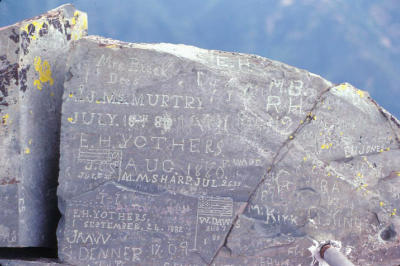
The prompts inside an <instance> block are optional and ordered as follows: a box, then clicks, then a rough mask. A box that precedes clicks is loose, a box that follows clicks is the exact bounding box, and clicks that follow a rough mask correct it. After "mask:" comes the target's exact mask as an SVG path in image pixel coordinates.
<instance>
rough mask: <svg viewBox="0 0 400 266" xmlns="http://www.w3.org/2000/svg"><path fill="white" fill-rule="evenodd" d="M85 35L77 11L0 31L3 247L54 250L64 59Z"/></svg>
mask: <svg viewBox="0 0 400 266" xmlns="http://www.w3.org/2000/svg"><path fill="white" fill-rule="evenodd" d="M86 28H87V18H86V14H85V13H82V12H80V11H78V10H76V9H75V8H74V7H73V6H71V5H64V6H61V7H59V8H57V9H54V10H51V11H49V12H48V13H46V14H44V15H41V16H38V17H35V18H32V19H29V20H25V21H22V22H19V23H17V24H15V25H12V26H8V27H3V28H0V118H1V123H0V247H2V246H3V247H4V246H6V247H20V246H51V247H54V246H55V243H56V239H55V234H54V231H55V228H56V225H57V220H58V217H59V215H58V211H57V205H56V201H57V199H56V187H57V175H58V166H57V165H58V157H59V151H58V147H59V128H60V115H61V114H60V112H61V95H62V91H63V82H64V76H65V59H66V52H67V50H68V46H69V43H70V41H71V40H73V39H78V38H80V37H82V36H83V35H86Z"/></svg>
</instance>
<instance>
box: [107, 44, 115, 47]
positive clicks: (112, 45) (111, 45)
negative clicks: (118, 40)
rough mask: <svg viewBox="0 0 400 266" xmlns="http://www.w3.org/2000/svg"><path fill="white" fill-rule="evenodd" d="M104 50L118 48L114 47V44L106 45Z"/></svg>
mask: <svg viewBox="0 0 400 266" xmlns="http://www.w3.org/2000/svg"><path fill="white" fill-rule="evenodd" d="M106 48H118V45H116V44H108V45H106Z"/></svg>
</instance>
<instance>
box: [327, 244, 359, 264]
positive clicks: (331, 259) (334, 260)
mask: <svg viewBox="0 0 400 266" xmlns="http://www.w3.org/2000/svg"><path fill="white" fill-rule="evenodd" d="M320 255H321V258H323V259H324V260H325V261H326V262H327V263H328V264H329V265H330V266H354V264H353V263H352V262H351V261H349V260H348V259H347V258H346V257H345V256H344V255H343V254H342V253H341V252H340V251H339V250H338V249H336V248H334V247H332V246H331V245H330V244H326V245H324V246H322V247H321V250H320Z"/></svg>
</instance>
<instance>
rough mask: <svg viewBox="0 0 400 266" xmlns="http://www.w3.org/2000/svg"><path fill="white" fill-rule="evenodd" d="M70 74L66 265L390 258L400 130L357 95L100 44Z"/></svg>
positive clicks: (301, 73) (176, 52)
mask: <svg viewBox="0 0 400 266" xmlns="http://www.w3.org/2000/svg"><path fill="white" fill-rule="evenodd" d="M67 72H68V74H67V77H66V80H65V83H64V86H65V91H64V95H63V107H62V117H61V143H60V149H61V159H60V176H59V184H60V185H59V187H58V192H57V193H58V196H59V208H60V211H61V212H62V215H63V216H62V219H61V222H60V224H59V227H58V241H59V258H60V260H61V261H63V262H67V263H71V264H78V265H79V264H94V265H143V264H144V265H245V264H248V265H310V264H311V263H312V261H313V257H312V254H311V253H310V251H309V249H310V248H312V247H313V246H318V245H319V244H321V243H323V242H325V241H336V242H340V244H341V245H342V248H343V250H345V251H346V252H347V253H346V254H348V255H349V256H350V258H351V259H352V260H354V262H362V263H363V265H376V263H377V261H380V262H381V263H387V264H388V265H389V264H390V263H394V262H396V261H397V260H398V259H399V258H398V255H396V252H395V251H393V252H392V253H391V254H392V255H390V256H383V255H382V253H381V252H382V250H383V249H384V248H386V249H387V250H392V249H394V248H398V234H397V232H398V230H399V229H398V223H397V219H398V214H397V210H398V209H399V208H398V207H399V206H398V204H399V201H398V200H399V199H398V198H396V197H397V196H396V195H397V194H399V189H400V188H399V186H397V185H396V184H397V183H396V182H398V179H397V176H400V169H397V168H398V160H399V156H398V149H399V143H400V142H399V133H400V132H399V122H398V120H397V119H396V118H394V117H393V116H391V115H390V114H389V113H387V112H386V111H385V110H383V109H382V108H381V107H379V106H377V105H376V104H375V103H374V102H373V100H372V99H370V97H369V96H368V94H367V93H366V92H364V91H361V90H357V89H355V88H353V87H351V85H348V84H342V85H338V86H336V85H334V84H332V83H330V82H329V81H326V80H324V79H322V78H321V77H319V76H317V75H314V74H312V73H309V72H307V71H305V70H301V69H297V68H294V67H291V66H288V65H285V64H282V63H279V62H275V61H272V60H269V59H266V58H262V57H258V56H254V55H246V54H238V53H228V52H221V51H210V50H203V49H199V48H196V47H191V46H184V45H172V44H128V43H123V42H119V41H114V40H109V39H105V38H102V37H97V36H89V37H85V38H82V39H81V40H78V41H76V42H74V44H73V46H72V48H71V51H70V54H69V58H68V63H67ZM364 158H366V159H364ZM366 160H367V161H368V162H369V164H368V163H366ZM368 165H370V166H371V167H372V168H368V167H369V166H368ZM396 167H397V168H396ZM385 178H386V179H385ZM379 180H387V181H379ZM388 189H390V191H391V194H390V195H389V194H388V193H385V192H384V191H385V190H386V191H387V190H388ZM350 203H351V204H350ZM374 213H375V214H376V215H375V214H374ZM374 217H375V218H374ZM376 217H377V218H376ZM374 219H375V220H374ZM377 221H379V222H377ZM368 263H370V264H368ZM374 263H375V264H374Z"/></svg>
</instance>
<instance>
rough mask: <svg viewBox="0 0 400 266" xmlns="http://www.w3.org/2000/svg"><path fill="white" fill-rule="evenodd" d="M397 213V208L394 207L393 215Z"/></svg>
mask: <svg viewBox="0 0 400 266" xmlns="http://www.w3.org/2000/svg"><path fill="white" fill-rule="evenodd" d="M396 213H397V209H396V208H394V209H393V211H392V216H395V215H396Z"/></svg>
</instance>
